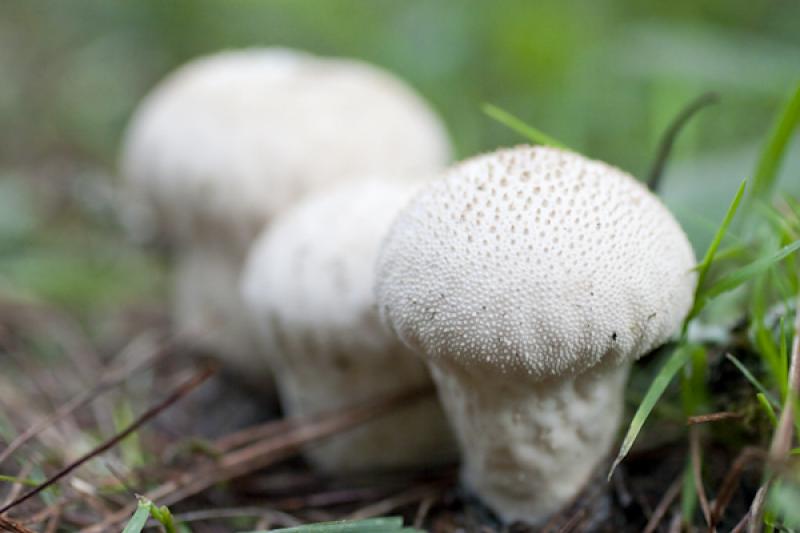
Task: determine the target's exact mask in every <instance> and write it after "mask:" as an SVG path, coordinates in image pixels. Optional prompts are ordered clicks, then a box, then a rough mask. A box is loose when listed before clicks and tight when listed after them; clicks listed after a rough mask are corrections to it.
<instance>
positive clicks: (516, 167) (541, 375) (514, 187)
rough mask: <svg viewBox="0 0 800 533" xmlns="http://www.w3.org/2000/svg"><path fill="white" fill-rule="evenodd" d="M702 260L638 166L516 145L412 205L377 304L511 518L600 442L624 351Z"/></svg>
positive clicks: (603, 447) (612, 422)
mask: <svg viewBox="0 0 800 533" xmlns="http://www.w3.org/2000/svg"><path fill="white" fill-rule="evenodd" d="M694 264H695V258H694V253H693V251H692V248H691V246H690V244H689V242H688V240H687V239H686V236H685V234H684V232H683V231H682V230H681V228H680V226H679V225H678V223H677V222H676V221H675V219H674V218H673V217H672V215H671V214H670V213H669V211H668V210H667V209H666V208H665V207H664V206H663V205H662V204H661V202H660V201H659V200H658V199H657V198H656V197H655V196H653V195H652V194H651V193H650V192H649V191H648V190H647V189H646V188H645V187H644V186H643V185H641V184H639V183H638V182H637V181H636V180H635V179H634V178H632V177H631V176H629V175H628V174H626V173H624V172H622V171H620V170H619V169H616V168H614V167H611V166H609V165H606V164H604V163H601V162H597V161H591V160H589V159H587V158H585V157H582V156H580V155H578V154H575V153H571V152H566V151H561V150H557V149H553V148H544V147H536V148H533V147H528V146H521V147H517V148H513V149H504V150H499V151H497V152H495V153H491V154H486V155H482V156H479V157H475V158H473V159H470V160H468V161H465V162H463V163H461V164H458V165H456V166H455V167H453V168H452V169H451V170H450V171H449V172H448V173H447V175H446V176H445V177H444V178H443V179H441V180H439V181H436V182H434V183H431V184H430V185H429V186H428V187H426V189H425V190H423V191H422V192H421V193H420V194H419V195H418V196H417V197H416V198H415V199H414V200H413V201H412V202H411V204H410V205H409V206H407V207H406V208H405V209H404V210H403V211H402V213H401V214H400V215H399V217H398V219H397V220H396V221H395V223H394V224H393V226H392V229H391V231H390V233H389V235H388V236H387V238H386V240H385V243H384V246H383V250H382V253H381V256H380V259H379V266H378V276H377V295H378V304H379V308H380V312H381V315H382V318H383V320H384V321H385V322H386V323H388V324H389V326H390V327H391V328H392V329H393V330H394V331H395V332H396V334H397V335H398V336H399V338H401V339H402V340H403V341H404V342H405V343H406V344H407V345H409V346H411V347H412V348H414V349H415V350H416V351H418V352H420V353H422V354H424V355H425V357H426V358H427V360H428V361H429V363H430V364H431V366H432V368H433V370H434V376H435V377H436V378H437V383H438V385H439V388H440V394H441V395H442V398H443V401H444V403H445V407H446V408H447V411H448V414H449V416H450V418H451V420H452V421H453V422H454V424H455V426H456V428H457V431H458V433H459V437H460V441H461V446H462V451H463V453H464V455H465V467H464V476H465V479H466V480H467V482H468V483H469V484H470V485H471V486H472V488H473V489H474V490H475V491H476V492H478V493H479V494H480V495H481V496H483V497H484V498H485V499H486V500H487V501H488V502H489V503H490V504H492V505H493V507H494V508H495V509H496V510H497V511H498V513H499V514H500V515H501V516H502V517H503V518H505V519H507V520H516V519H521V520H526V521H529V522H537V521H540V520H542V519H543V518H544V517H546V516H547V515H548V514H549V513H552V512H553V511H555V510H557V509H558V507H559V506H560V505H563V504H564V503H566V502H567V501H568V499H569V498H571V497H573V496H574V495H575V494H577V492H578V491H579V490H580V488H581V487H582V483H584V482H585V481H586V479H588V478H589V476H590V475H591V472H592V470H593V469H594V468H596V467H597V464H598V462H599V461H601V460H602V458H603V457H604V455H605V454H606V452H607V450H608V446H609V445H610V443H611V441H612V440H613V436H614V433H615V431H616V428H617V424H618V420H619V417H620V410H621V406H622V402H621V399H622V387H623V384H624V377H625V375H626V374H627V369H628V365H629V364H630V362H631V361H633V360H634V359H636V358H637V357H639V356H641V355H643V354H644V353H647V352H648V351H650V350H651V349H653V348H655V347H657V346H658V345H660V344H662V343H664V342H665V341H666V340H667V339H668V338H669V337H670V336H671V335H673V334H674V333H675V331H676V330H677V329H678V328H679V326H680V324H681V321H682V320H683V318H684V316H685V315H686V313H687V312H688V311H689V308H690V306H691V303H692V296H693V291H694V285H695V274H694V273H693V271H692V267H693V266H694ZM526 391H528V392H526ZM545 391H546V393H545ZM546 495H547V496H546Z"/></svg>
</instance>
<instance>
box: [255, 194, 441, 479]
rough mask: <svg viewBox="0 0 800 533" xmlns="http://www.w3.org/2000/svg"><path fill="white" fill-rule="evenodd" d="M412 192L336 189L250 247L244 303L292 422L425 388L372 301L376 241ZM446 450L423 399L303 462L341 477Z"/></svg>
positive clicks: (296, 210)
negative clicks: (263, 342) (306, 416)
mask: <svg viewBox="0 0 800 533" xmlns="http://www.w3.org/2000/svg"><path fill="white" fill-rule="evenodd" d="M418 188H419V187H418V185H416V184H413V183H408V182H405V183H403V182H393V181H359V182H354V183H352V184H347V185H340V186H338V187H336V188H334V189H331V190H330V191H326V192H321V193H317V194H316V195H314V196H310V197H309V198H307V199H306V200H304V201H302V202H301V203H298V204H296V205H295V207H293V208H292V209H290V210H288V211H286V212H284V213H283V214H281V215H280V216H279V217H277V218H276V219H275V220H274V222H273V224H272V225H271V226H270V227H269V229H267V230H266V231H265V232H264V234H263V235H262V236H261V237H260V238H259V239H258V240H257V241H256V242H255V244H254V245H253V248H252V250H251V252H250V254H249V258H248V261H247V264H246V267H245V270H244V273H243V277H242V294H243V298H244V300H245V302H246V303H247V304H248V307H249V309H250V310H251V313H252V317H253V319H254V321H255V323H256V326H257V328H258V331H259V333H260V334H261V336H262V337H263V340H264V341H265V348H266V350H265V353H267V354H269V355H270V357H271V358H272V362H273V366H274V368H275V373H276V381H277V384H278V388H279V390H280V394H281V401H282V404H283V405H284V408H285V409H286V411H287V412H288V413H289V414H290V415H293V416H304V415H309V414H316V413H320V412H325V411H329V410H331V409H336V408H339V407H345V406H351V405H355V404H358V403H360V402H364V401H369V400H374V399H375V398H379V397H384V396H386V395H388V394H393V393H399V392H402V391H408V390H411V389H415V388H419V387H425V386H426V385H427V386H429V385H430V384H431V378H430V375H429V373H428V370H427V368H426V366H425V363H424V362H423V361H422V360H421V359H420V358H419V357H417V355H416V354H414V353H413V352H412V351H411V350H409V349H408V347H406V346H405V345H403V344H402V343H401V342H400V341H399V339H397V338H396V337H395V336H394V335H392V334H391V332H390V331H388V330H387V329H386V328H385V327H384V326H383V325H382V324H381V323H380V321H379V319H378V311H377V308H376V305H375V293H374V291H373V285H374V284H373V280H374V269H375V260H376V259H377V255H378V250H379V248H380V243H381V241H382V239H383V237H384V235H385V233H386V231H387V230H388V228H389V225H390V224H391V222H392V220H393V218H394V216H395V215H396V214H397V212H398V211H399V210H400V208H401V207H402V206H403V205H404V204H405V203H406V202H407V201H408V200H409V199H410V198H411V196H412V195H413V193H414V192H415V191H416V190H418ZM398 428H403V438H402V439H399V438H397V435H398V433H397V431H398ZM452 444H453V442H452V436H451V434H450V432H449V426H448V425H447V422H446V420H445V418H444V415H443V413H442V411H441V407H440V405H439V404H438V401H437V399H436V398H435V397H430V398H429V399H426V400H424V401H422V402H419V403H416V404H415V405H413V406H409V407H408V408H405V409H402V410H400V411H397V412H396V413H392V414H391V415H389V416H386V417H382V418H381V419H379V420H375V421H371V422H369V423H367V424H364V425H362V426H360V427H359V428H357V429H355V430H353V431H349V432H346V433H344V434H342V435H338V436H337V437H335V438H333V439H331V440H329V441H326V442H325V443H322V444H321V445H319V446H315V447H314V448H312V449H310V450H308V451H307V452H308V455H309V457H310V459H311V460H312V461H313V462H314V463H315V465H316V466H317V467H319V468H321V469H323V470H327V471H338V472H342V471H348V470H361V469H368V468H385V467H399V466H410V465H420V464H433V463H437V462H440V461H441V460H442V459H446V458H448V457H449V456H450V455H451V453H452V449H453V446H452Z"/></svg>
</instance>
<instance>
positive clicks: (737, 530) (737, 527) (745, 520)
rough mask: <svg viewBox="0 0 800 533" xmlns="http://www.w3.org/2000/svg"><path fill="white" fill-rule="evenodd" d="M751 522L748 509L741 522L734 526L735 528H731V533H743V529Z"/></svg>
mask: <svg viewBox="0 0 800 533" xmlns="http://www.w3.org/2000/svg"><path fill="white" fill-rule="evenodd" d="M749 523H750V511H749V510H748V511H747V512H746V513H745V514H744V516H743V517H742V519H741V520H739V522H738V523H737V524H736V525H735V526H734V528H733V529H731V533H742V531H744V528H746V527H747V525H748V524H749Z"/></svg>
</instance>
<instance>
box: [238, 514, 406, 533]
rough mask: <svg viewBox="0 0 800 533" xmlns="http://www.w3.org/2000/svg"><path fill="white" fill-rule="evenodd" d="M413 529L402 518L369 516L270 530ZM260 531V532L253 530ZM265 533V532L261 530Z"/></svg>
mask: <svg viewBox="0 0 800 533" xmlns="http://www.w3.org/2000/svg"><path fill="white" fill-rule="evenodd" d="M412 531H414V530H413V529H410V528H404V527H403V518H402V517H399V516H392V517H388V518H369V519H366V520H338V521H335V522H320V523H318V524H307V525H303V526H296V527H290V528H286V529H275V530H271V533H278V532H280V533H400V532H403V533H410V532H412ZM253 533H261V532H253ZM263 533H266V532H263Z"/></svg>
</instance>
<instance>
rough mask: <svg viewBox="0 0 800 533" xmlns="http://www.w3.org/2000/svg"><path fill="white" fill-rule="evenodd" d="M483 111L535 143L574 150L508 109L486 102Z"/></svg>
mask: <svg viewBox="0 0 800 533" xmlns="http://www.w3.org/2000/svg"><path fill="white" fill-rule="evenodd" d="M483 112H484V113H486V114H487V115H489V116H490V117H492V118H493V119H495V120H496V121H497V122H499V123H500V124H503V125H504V126H506V127H508V128H510V129H512V130H514V131H516V132H517V133H519V134H520V135H522V136H523V137H525V138H526V139H528V140H529V141H531V142H532V143H533V144H541V145H543V146H552V147H553V148H561V149H562V150H572V149H571V148H569V147H568V146H567V145H565V144H563V143H561V142H559V141H557V140H555V139H554V138H552V137H550V136H549V135H547V134H546V133H544V132H542V131H540V130H538V129H536V128H534V127H533V126H530V125H528V124H527V123H525V122H524V121H522V120H520V119H518V118H517V117H515V116H514V115H512V114H511V113H509V112H508V111H505V110H503V109H500V108H499V107H497V106H495V105H492V104H484V105H483Z"/></svg>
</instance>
